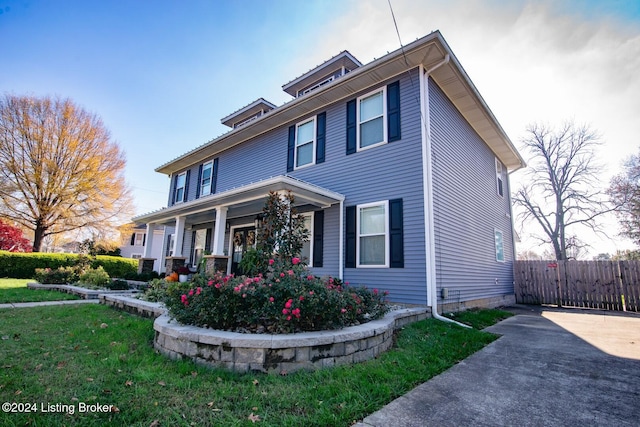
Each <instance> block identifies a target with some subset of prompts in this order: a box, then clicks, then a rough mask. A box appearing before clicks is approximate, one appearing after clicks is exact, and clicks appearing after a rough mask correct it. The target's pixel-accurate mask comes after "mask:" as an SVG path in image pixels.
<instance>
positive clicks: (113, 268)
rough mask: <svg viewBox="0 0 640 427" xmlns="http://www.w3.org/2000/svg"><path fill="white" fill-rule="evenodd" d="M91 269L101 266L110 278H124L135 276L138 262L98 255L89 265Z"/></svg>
mask: <svg viewBox="0 0 640 427" xmlns="http://www.w3.org/2000/svg"><path fill="white" fill-rule="evenodd" d="M91 266H92V267H93V268H97V267H98V266H102V268H104V270H105V271H106V272H107V273H109V276H111V277H126V276H127V275H128V274H136V273H137V271H138V260H136V259H131V258H122V257H116V256H108V255H98V256H96V257H95V260H94V261H93V262H92V263H91Z"/></svg>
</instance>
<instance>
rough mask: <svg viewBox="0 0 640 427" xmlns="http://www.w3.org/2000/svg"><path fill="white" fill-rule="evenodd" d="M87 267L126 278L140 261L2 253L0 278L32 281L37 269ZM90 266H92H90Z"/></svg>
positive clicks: (35, 253)
mask: <svg viewBox="0 0 640 427" xmlns="http://www.w3.org/2000/svg"><path fill="white" fill-rule="evenodd" d="M85 262H86V263H87V264H88V265H87V267H89V266H90V267H93V268H97V267H98V266H102V267H103V268H104V270H105V271H106V272H107V273H108V274H109V275H110V276H111V277H124V276H125V275H126V274H131V273H135V272H136V271H137V268H138V261H137V260H135V259H130V258H121V257H112V256H104V255H98V256H97V257H95V258H92V257H87V256H84V255H77V254H49V253H42V252H32V253H16V252H7V251H0V277H12V278H14V279H31V278H33V277H34V274H35V270H36V268H50V269H52V270H55V269H57V268H58V267H74V266H77V265H78V263H80V264H84V263H85ZM89 264H90V265H89Z"/></svg>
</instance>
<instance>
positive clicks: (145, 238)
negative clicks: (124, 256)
mask: <svg viewBox="0 0 640 427" xmlns="http://www.w3.org/2000/svg"><path fill="white" fill-rule="evenodd" d="M146 243H147V233H144V234H143V235H142V246H144V245H145V244H146Z"/></svg>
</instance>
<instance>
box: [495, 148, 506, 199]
mask: <svg viewBox="0 0 640 427" xmlns="http://www.w3.org/2000/svg"><path fill="white" fill-rule="evenodd" d="M496 191H497V193H498V196H501V197H504V184H503V178H502V163H501V162H500V160H498V158H497V157H496Z"/></svg>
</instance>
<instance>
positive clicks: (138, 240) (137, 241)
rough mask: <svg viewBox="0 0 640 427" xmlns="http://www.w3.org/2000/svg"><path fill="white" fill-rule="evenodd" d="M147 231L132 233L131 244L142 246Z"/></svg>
mask: <svg viewBox="0 0 640 427" xmlns="http://www.w3.org/2000/svg"><path fill="white" fill-rule="evenodd" d="M146 234H147V233H133V234H132V235H131V242H130V244H131V246H144V243H145V237H146Z"/></svg>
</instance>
